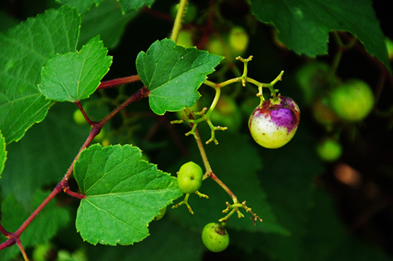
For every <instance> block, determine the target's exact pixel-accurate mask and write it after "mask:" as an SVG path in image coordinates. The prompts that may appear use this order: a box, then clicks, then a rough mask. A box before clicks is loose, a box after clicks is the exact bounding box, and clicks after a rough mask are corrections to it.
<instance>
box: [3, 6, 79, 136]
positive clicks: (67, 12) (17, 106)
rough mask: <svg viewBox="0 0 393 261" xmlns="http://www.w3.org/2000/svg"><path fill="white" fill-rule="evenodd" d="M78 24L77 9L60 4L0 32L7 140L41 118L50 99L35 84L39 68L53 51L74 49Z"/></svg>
mask: <svg viewBox="0 0 393 261" xmlns="http://www.w3.org/2000/svg"><path fill="white" fill-rule="evenodd" d="M79 25H80V18H79V16H78V14H77V12H76V11H75V10H74V9H71V8H69V7H62V8H60V9H58V10H48V11H46V12H45V13H44V14H40V15H38V16H36V17H35V18H29V19H27V20H26V21H25V22H22V23H21V24H19V25H18V26H16V27H14V28H12V29H11V30H9V31H8V33H7V34H6V35H0V129H1V130H2V133H3V135H4V137H5V140H6V141H7V143H10V142H11V141H18V140H19V139H21V138H22V137H23V135H24V134H25V132H26V130H27V129H28V128H30V127H31V125H33V124H34V123H37V122H40V121H42V120H43V119H44V118H45V116H46V114H47V111H48V108H49V106H50V104H51V101H50V100H47V99H46V98H45V96H44V95H42V93H41V92H40V91H39V89H38V87H37V84H38V83H39V82H40V72H41V69H42V67H43V66H44V65H45V63H46V62H47V61H48V60H49V59H50V58H51V57H53V56H54V55H55V54H56V53H67V52H70V51H74V50H75V46H76V43H77V40H78V34H79Z"/></svg>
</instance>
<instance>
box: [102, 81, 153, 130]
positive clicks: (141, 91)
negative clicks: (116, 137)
mask: <svg viewBox="0 0 393 261" xmlns="http://www.w3.org/2000/svg"><path fill="white" fill-rule="evenodd" d="M149 94H150V91H149V90H148V89H147V88H146V87H145V86H143V87H142V88H140V89H139V90H138V91H137V92H135V93H134V94H133V95H132V96H131V97H130V98H128V99H127V100H126V101H125V102H123V103H122V104H121V105H120V106H119V107H117V108H116V109H114V110H113V111H112V112H111V113H109V114H108V115H107V116H106V117H105V118H103V119H102V120H101V121H100V122H99V123H98V124H99V125H101V126H103V125H104V124H105V123H107V122H108V121H109V120H110V119H111V118H112V117H113V116H115V115H116V114H117V113H118V112H119V111H121V110H123V109H124V108H125V107H126V106H128V105H129V104H131V103H132V102H134V101H138V100H140V99H142V98H145V97H147V96H149Z"/></svg>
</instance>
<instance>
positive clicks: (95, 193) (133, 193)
mask: <svg viewBox="0 0 393 261" xmlns="http://www.w3.org/2000/svg"><path fill="white" fill-rule="evenodd" d="M74 175H75V180H76V182H77V183H78V186H79V189H80V190H81V193H82V194H84V195H86V198H84V199H82V200H81V203H80V206H79V208H78V212H77V219H76V228H77V230H78V231H79V232H80V234H81V236H82V238H83V239H84V240H86V241H88V242H89V243H91V244H94V245H95V244H97V243H98V242H99V243H100V244H105V245H116V244H121V245H129V244H133V243H134V242H139V241H141V240H143V239H144V238H146V237H147V236H148V235H149V231H148V229H147V227H148V224H149V222H151V221H152V220H153V218H154V217H155V216H156V215H157V214H158V212H159V210H160V209H161V208H163V207H165V206H167V205H168V204H170V203H171V202H172V201H173V200H174V199H176V198H178V197H180V195H181V194H182V192H181V191H180V189H179V188H178V185H177V181H176V179H175V178H174V177H171V176H170V175H169V174H168V173H164V172H162V171H159V170H157V166H156V165H154V164H150V163H148V162H146V161H144V160H141V151H140V150H139V149H138V148H137V147H132V146H130V145H125V146H120V145H116V146H109V147H105V148H102V147H101V146H100V145H93V146H91V147H90V148H88V149H85V150H84V151H83V152H82V153H81V155H80V157H79V159H78V161H77V162H76V164H75V169H74Z"/></svg>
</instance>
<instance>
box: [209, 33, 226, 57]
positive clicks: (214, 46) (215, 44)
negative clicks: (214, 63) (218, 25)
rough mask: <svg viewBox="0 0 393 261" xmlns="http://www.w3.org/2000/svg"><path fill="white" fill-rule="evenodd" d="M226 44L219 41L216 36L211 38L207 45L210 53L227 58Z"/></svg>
mask: <svg viewBox="0 0 393 261" xmlns="http://www.w3.org/2000/svg"><path fill="white" fill-rule="evenodd" d="M224 44H225V43H223V42H221V41H220V40H219V39H217V38H216V37H214V36H211V37H210V38H209V40H208V42H207V43H206V50H207V51H208V52H209V53H212V54H216V55H220V56H225V51H224V50H225V46H224Z"/></svg>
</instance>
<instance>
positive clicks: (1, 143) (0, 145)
mask: <svg viewBox="0 0 393 261" xmlns="http://www.w3.org/2000/svg"><path fill="white" fill-rule="evenodd" d="M6 159H7V151H6V150H5V139H4V137H3V134H1V131H0V177H1V173H3V169H4V163H5V160H6Z"/></svg>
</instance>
